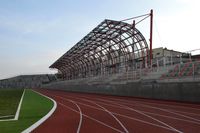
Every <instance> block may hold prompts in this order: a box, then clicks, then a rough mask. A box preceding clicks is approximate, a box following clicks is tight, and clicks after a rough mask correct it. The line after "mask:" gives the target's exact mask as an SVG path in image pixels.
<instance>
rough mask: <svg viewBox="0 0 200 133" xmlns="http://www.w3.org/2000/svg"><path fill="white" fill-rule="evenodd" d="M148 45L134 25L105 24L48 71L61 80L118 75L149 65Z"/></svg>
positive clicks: (100, 25)
mask: <svg viewBox="0 0 200 133" xmlns="http://www.w3.org/2000/svg"><path fill="white" fill-rule="evenodd" d="M149 55H150V50H149V47H148V44H147V42H146V40H145V38H144V36H143V35H142V34H141V32H140V31H139V30H138V29H137V28H135V25H134V24H128V23H125V22H122V21H114V20H107V19H106V20H104V21H103V22H101V23H100V24H99V25H98V26H97V27H96V28H94V29H93V30H92V31H91V32H90V33H88V34H87V35H86V36H85V37H84V38H83V39H81V40H80V41H79V42H78V43H77V44H76V45H74V46H73V47H72V48H71V49H70V50H69V51H67V52H66V53H65V54H64V55H63V56H62V57H60V58H59V59H58V60H57V61H56V62H55V63H53V64H52V65H51V66H50V68H57V69H58V70H59V73H61V74H62V77H63V78H64V79H77V78H86V77H94V76H100V75H101V76H102V75H109V74H115V73H121V72H124V71H129V70H135V69H136V68H137V67H140V68H145V67H148V66H149V64H150V58H151V57H150V56H149Z"/></svg>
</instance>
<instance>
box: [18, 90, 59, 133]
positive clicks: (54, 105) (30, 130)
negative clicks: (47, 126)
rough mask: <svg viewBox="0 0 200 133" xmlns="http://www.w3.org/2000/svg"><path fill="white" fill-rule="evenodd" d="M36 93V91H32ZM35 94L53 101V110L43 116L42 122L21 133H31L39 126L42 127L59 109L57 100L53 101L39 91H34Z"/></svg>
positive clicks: (39, 121)
mask: <svg viewBox="0 0 200 133" xmlns="http://www.w3.org/2000/svg"><path fill="white" fill-rule="evenodd" d="M32 91H34V90H32ZM34 92H35V93H38V94H39V95H41V96H43V97H46V98H48V99H50V100H51V101H53V108H52V109H51V110H50V111H49V112H48V113H47V114H46V115H45V116H43V117H42V118H41V119H40V120H38V121H37V122H36V123H34V124H33V125H31V126H30V127H28V128H27V129H25V130H24V131H22V132H21V133H30V132H32V131H33V130H34V129H35V128H37V127H38V126H39V125H41V124H42V123H43V122H44V121H46V120H47V119H48V118H49V117H50V116H51V115H52V114H53V112H54V111H55V110H56V108H57V103H56V101H55V100H53V99H52V98H50V97H48V96H45V95H43V94H41V93H39V92H37V91H34Z"/></svg>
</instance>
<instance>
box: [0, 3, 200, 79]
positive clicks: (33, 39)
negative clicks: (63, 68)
mask: <svg viewBox="0 0 200 133" xmlns="http://www.w3.org/2000/svg"><path fill="white" fill-rule="evenodd" d="M199 7H200V1H199V0H0V79H4V78H9V77H13V76H17V75H22V74H43V73H49V74H51V73H55V72H56V71H55V70H50V69H49V66H50V65H51V64H52V63H53V62H55V61H56V60H57V59H58V58H59V57H60V56H62V55H63V54H64V53H65V52H66V51H68V50H69V49H70V48H71V47H72V46H74V45H75V44H76V43H77V42H78V41H79V40H80V39H82V38H83V37H84V36H85V35H86V34H87V33H89V32H90V31H91V30H92V29H93V28H95V27H96V26H97V25H98V24H99V23H100V22H102V21H103V20H104V19H112V20H123V19H126V18H130V17H134V16H138V15H142V14H147V13H149V12H150V9H153V11H154V32H153V48H156V47H167V48H168V49H173V50H177V51H182V52H185V51H189V50H193V49H199V48H200V44H199V38H200V37H199V31H200V25H199V24H200V15H199V13H200V8H199ZM149 21H150V20H149V19H147V20H145V21H144V22H142V23H140V24H138V25H137V26H136V28H138V29H139V30H140V31H141V32H142V34H143V35H144V36H145V38H146V40H149Z"/></svg>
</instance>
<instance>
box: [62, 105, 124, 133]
mask: <svg viewBox="0 0 200 133" xmlns="http://www.w3.org/2000/svg"><path fill="white" fill-rule="evenodd" d="M58 104H60V105H61V106H63V107H65V108H67V109H70V110H71V111H74V112H76V113H79V112H78V111H76V110H74V109H73V108H71V107H69V106H67V105H65V104H62V103H60V102H58ZM83 116H85V117H87V118H88V119H90V120H93V121H95V122H97V123H99V124H101V125H104V126H106V127H108V128H111V129H113V130H114V131H117V132H119V133H124V132H122V131H120V130H118V129H116V128H114V127H112V126H110V125H108V124H106V123H104V122H101V121H99V120H97V119H95V118H92V117H90V116H88V115H86V114H83Z"/></svg>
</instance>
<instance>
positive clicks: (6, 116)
mask: <svg viewBox="0 0 200 133" xmlns="http://www.w3.org/2000/svg"><path fill="white" fill-rule="evenodd" d="M13 116H15V115H4V116H0V118H8V117H13Z"/></svg>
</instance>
